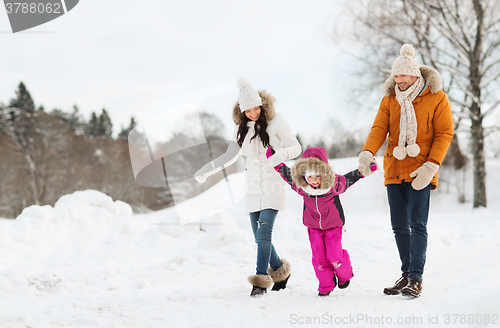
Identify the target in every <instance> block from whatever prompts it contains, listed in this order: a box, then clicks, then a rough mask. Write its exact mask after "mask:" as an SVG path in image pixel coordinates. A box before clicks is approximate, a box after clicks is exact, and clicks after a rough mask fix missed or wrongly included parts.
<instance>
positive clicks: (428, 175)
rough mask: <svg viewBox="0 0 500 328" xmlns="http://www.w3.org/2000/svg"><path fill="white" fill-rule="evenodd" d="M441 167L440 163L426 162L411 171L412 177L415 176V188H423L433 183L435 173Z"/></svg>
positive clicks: (413, 183) (413, 184)
mask: <svg viewBox="0 0 500 328" xmlns="http://www.w3.org/2000/svg"><path fill="white" fill-rule="evenodd" d="M438 169H439V165H437V164H434V163H432V162H425V163H424V164H422V166H421V167H419V168H418V169H416V170H415V171H413V172H411V173H410V177H411V178H415V180H413V182H412V183H411V186H412V187H413V189H415V190H422V189H424V188H425V187H427V186H428V185H429V183H431V180H432V178H433V177H434V174H436V172H437V170H438Z"/></svg>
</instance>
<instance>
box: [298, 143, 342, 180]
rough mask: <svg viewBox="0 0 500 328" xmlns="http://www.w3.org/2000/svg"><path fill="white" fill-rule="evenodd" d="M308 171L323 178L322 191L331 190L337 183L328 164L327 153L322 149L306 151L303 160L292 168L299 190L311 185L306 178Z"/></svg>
mask: <svg viewBox="0 0 500 328" xmlns="http://www.w3.org/2000/svg"><path fill="white" fill-rule="evenodd" d="M306 171H314V172H316V173H318V174H319V175H320V176H321V185H320V186H319V188H320V189H327V190H329V189H331V188H332V187H333V184H334V182H335V174H334V173H333V170H332V168H331V167H330V165H329V164H328V157H327V156H326V152H325V150H324V149H323V148H321V147H310V148H307V149H306V150H305V151H304V154H302V158H300V159H298V160H297V162H295V165H294V166H293V167H292V180H293V182H294V183H295V184H296V185H297V186H298V187H299V188H302V189H304V188H306V187H308V186H309V184H308V183H307V181H306V177H305V176H304V174H305V172H306Z"/></svg>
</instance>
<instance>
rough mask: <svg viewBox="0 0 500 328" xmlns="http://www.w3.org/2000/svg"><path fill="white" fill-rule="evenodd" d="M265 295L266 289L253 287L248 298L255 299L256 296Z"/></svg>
mask: <svg viewBox="0 0 500 328" xmlns="http://www.w3.org/2000/svg"><path fill="white" fill-rule="evenodd" d="M265 293H267V289H265V288H262V287H257V286H253V288H252V292H250V296H252V297H257V296H262V295H264V294H265Z"/></svg>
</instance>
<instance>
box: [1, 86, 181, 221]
mask: <svg viewBox="0 0 500 328" xmlns="http://www.w3.org/2000/svg"><path fill="white" fill-rule="evenodd" d="M135 124H136V122H135V120H134V118H133V117H132V118H131V119H130V125H129V126H128V127H122V129H121V131H120V133H119V134H118V137H117V138H113V137H112V132H113V124H112V122H111V118H110V117H109V114H108V112H107V111H106V109H102V112H101V113H100V114H98V113H95V112H93V113H92V115H91V118H90V120H89V121H86V120H85V119H84V118H83V116H82V114H81V113H80V111H79V109H78V107H77V106H76V105H75V106H74V107H73V111H72V112H71V113H66V112H64V111H62V110H60V109H54V110H52V111H50V112H49V111H47V110H45V108H44V107H43V106H36V105H35V102H34V100H33V98H32V97H31V94H30V92H29V91H28V89H27V88H26V86H25V85H24V83H22V82H21V83H20V84H19V86H18V89H17V90H16V91H15V95H14V97H13V98H12V99H11V100H10V101H9V103H8V104H0V171H1V172H2V174H1V175H0V216H1V217H7V218H15V217H16V216H17V215H19V214H20V213H21V211H22V210H23V209H24V208H25V207H27V206H30V205H47V204H48V205H54V204H55V202H56V201H57V200H58V199H59V197H61V196H62V195H65V194H69V193H72V192H74V191H77V190H85V189H95V190H99V191H102V192H103V193H106V194H107V195H109V196H111V197H112V198H113V199H119V200H122V201H124V202H127V203H129V204H131V205H132V206H133V208H135V209H136V210H140V209H141V208H148V209H152V210H155V209H160V208H164V207H167V206H169V205H170V204H171V203H172V199H171V197H166V196H165V195H167V194H168V193H166V192H165V190H164V189H165V188H163V190H159V189H158V188H145V187H141V186H139V185H138V184H136V183H135V180H134V176H133V174H132V169H131V165H130V158H129V152H128V144H127V136H128V133H129V132H130V130H131V129H133V128H134V126H135Z"/></svg>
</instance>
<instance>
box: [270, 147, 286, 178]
mask: <svg viewBox="0 0 500 328" xmlns="http://www.w3.org/2000/svg"><path fill="white" fill-rule="evenodd" d="M276 155H277V154H276V152H275V151H274V149H272V148H271V147H269V148H267V151H266V157H267V158H268V159H269V162H270V164H271V165H272V166H273V167H274V169H275V170H276V171H277V172H278V171H279V169H280V168H281V167H282V166H283V165H285V163H281V162H280V163H278V164H277V165H273V164H274V163H272V160H271V159H270V158H271V157H274V156H276Z"/></svg>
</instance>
